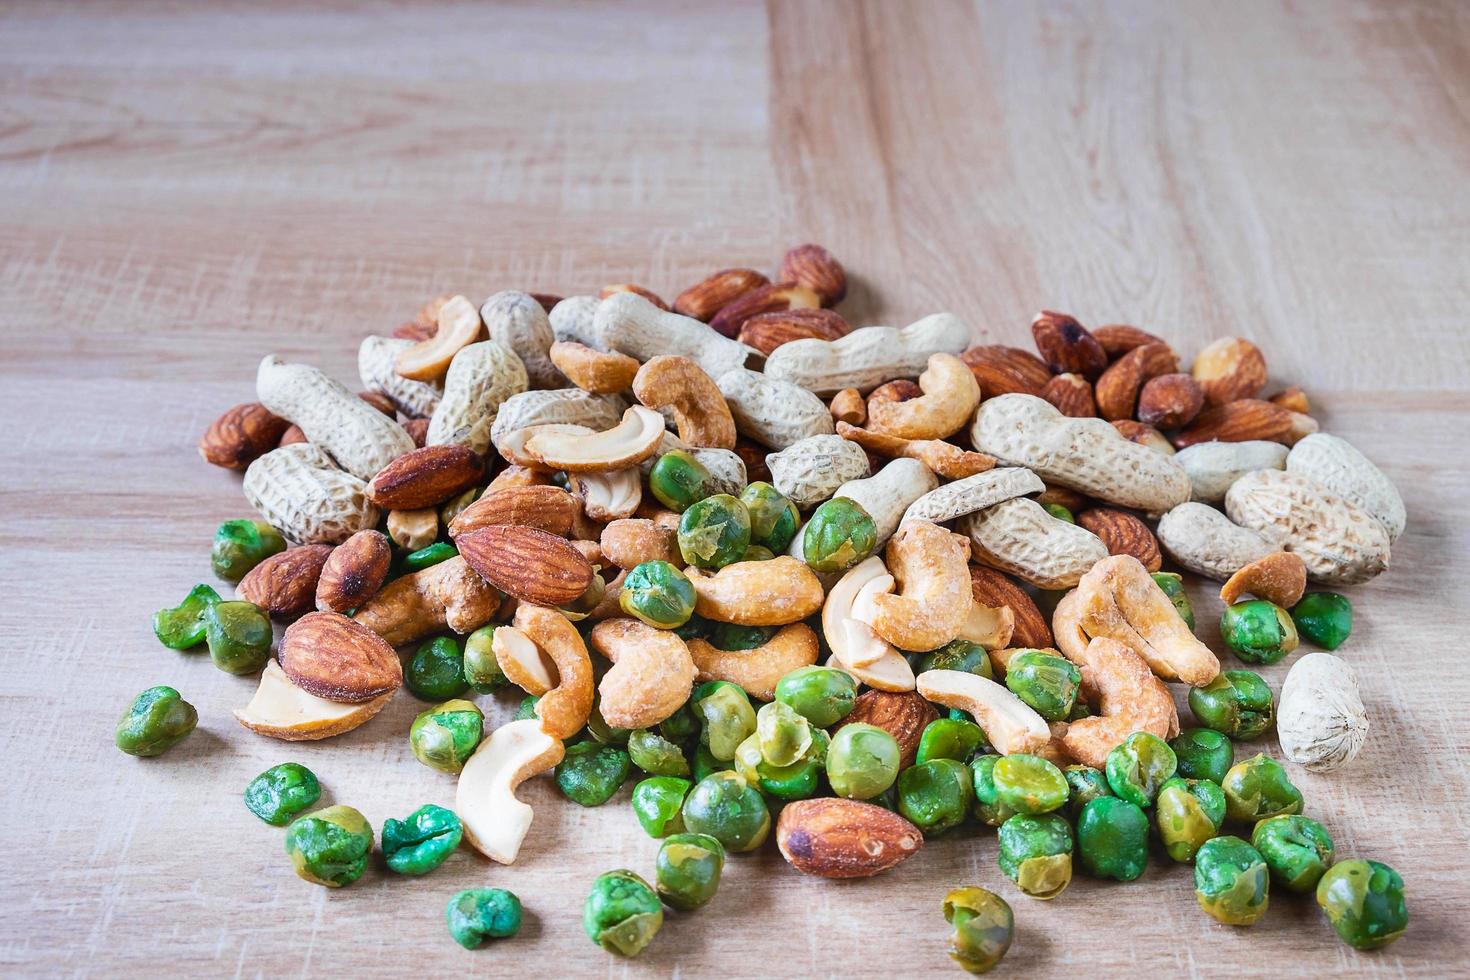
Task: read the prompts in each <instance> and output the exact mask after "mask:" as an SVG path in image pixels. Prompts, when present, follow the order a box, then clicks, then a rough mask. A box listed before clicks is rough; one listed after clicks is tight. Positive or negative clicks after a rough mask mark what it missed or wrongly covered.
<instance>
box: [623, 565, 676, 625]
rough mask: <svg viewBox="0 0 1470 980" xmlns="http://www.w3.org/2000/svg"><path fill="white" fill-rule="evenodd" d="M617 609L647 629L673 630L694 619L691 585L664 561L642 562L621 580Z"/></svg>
mask: <svg viewBox="0 0 1470 980" xmlns="http://www.w3.org/2000/svg"><path fill="white" fill-rule="evenodd" d="M618 605H619V606H620V607H621V608H622V610H623V612H625V613H627V614H628V615H629V616H636V617H637V618H638V619H641V620H643V622H645V623H647V624H648V625H649V626H654V627H657V628H658V629H665V630H668V629H674V628H675V627H678V626H683V625H684V624H685V623H686V622H688V621H689V617H690V616H692V615H694V585H693V583H691V582H690V581H689V577H688V576H687V575H685V574H684V573H683V572H681V571H679V570H678V569H677V568H675V567H674V566H673V565H671V564H669V563H668V562H666V561H645V562H640V563H639V564H638V565H636V566H634V568H633V570H632V571H631V572H629V573H628V576H627V578H625V579H624V580H623V590H622V592H621V593H619V594H618Z"/></svg>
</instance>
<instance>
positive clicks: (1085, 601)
mask: <svg viewBox="0 0 1470 980" xmlns="http://www.w3.org/2000/svg"><path fill="white" fill-rule="evenodd" d="M1077 595H1078V597H1079V598H1078V605H1077V606H1076V609H1077V613H1078V615H1079V616H1080V622H1081V625H1082V629H1083V631H1084V632H1086V633H1087V635H1088V636H1090V637H1093V638H1097V637H1100V636H1101V637H1107V638H1109V639H1113V640H1118V641H1119V642H1121V643H1123V644H1125V645H1126V646H1128V648H1129V649H1131V650H1132V651H1133V652H1134V653H1137V654H1138V655H1139V656H1140V657H1142V658H1143V659H1144V660H1145V661H1146V662H1147V663H1148V665H1149V667H1150V668H1151V669H1152V670H1153V672H1154V673H1156V674H1158V675H1159V676H1160V677H1162V678H1164V679H1165V680H1181V681H1184V682H1185V683H1186V684H1191V685H1193V686H1195V687H1202V686H1203V685H1205V684H1208V683H1209V682H1210V681H1212V680H1214V679H1215V675H1217V674H1219V673H1220V661H1219V660H1217V659H1216V658H1215V655H1214V654H1213V653H1211V652H1210V648H1209V647H1207V646H1205V645H1204V644H1203V643H1201V642H1200V641H1199V640H1198V639H1196V638H1195V635H1194V634H1193V633H1191V632H1190V631H1189V627H1188V626H1186V625H1185V623H1184V620H1183V619H1182V618H1181V617H1180V615H1179V612H1178V610H1176V609H1175V608H1174V604H1173V603H1172V602H1170V601H1169V597H1168V596H1166V595H1164V590H1163V589H1161V588H1159V586H1158V583H1156V582H1155V581H1154V580H1153V577H1152V576H1151V575H1149V573H1148V569H1146V568H1144V567H1143V563H1142V562H1140V561H1139V560H1138V559H1137V558H1134V557H1133V556H1132V555H1113V556H1112V557H1109V558H1104V559H1103V560H1102V561H1099V562H1098V563H1097V564H1095V565H1093V566H1092V570H1091V571H1090V572H1088V573H1087V574H1086V575H1084V576H1082V579H1081V581H1079V582H1078V583H1077Z"/></svg>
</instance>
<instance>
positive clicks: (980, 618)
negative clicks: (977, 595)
mask: <svg viewBox="0 0 1470 980" xmlns="http://www.w3.org/2000/svg"><path fill="white" fill-rule="evenodd" d="M1015 630H1016V614H1015V612H1014V611H1013V610H1012V609H1011V607H1010V606H987V605H985V604H983V603H979V602H973V601H972V602H971V604H970V613H969V615H968V616H966V617H965V622H964V625H962V626H961V627H960V633H959V636H957V637H955V639H957V640H969V641H970V642H971V643H978V644H980V646H982V647H984V648H985V649H986V650H992V651H994V650H1003V649H1005V647H1006V645H1007V644H1008V643H1010V642H1011V636H1012V634H1013V633H1015Z"/></svg>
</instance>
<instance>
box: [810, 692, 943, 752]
mask: <svg viewBox="0 0 1470 980" xmlns="http://www.w3.org/2000/svg"><path fill="white" fill-rule="evenodd" d="M938 717H939V711H938V710H937V709H936V708H935V707H934V705H932V704H930V703H929V702H928V701H925V700H924V697H923V695H921V694H919V693H918V692H917V691H903V692H894V691H864V692H863V693H862V694H859V695H858V696H857V700H856V701H855V702H853V706H852V710H851V711H850V712H848V714H847V717H846V718H844V719H843V720H842V725H851V724H855V723H857V722H862V723H863V724H865V725H873V726H875V727H878V728H881V729H883V730H884V731H885V732H887V733H888V734H890V735H892V736H893V738H894V740H895V741H896V742H898V751H899V768H900V769H907V768H908V767H909V766H911V765H913V764H914V756H915V755H917V754H918V752H919V736H921V735H923V734H924V726H926V725H928V724H929V722H931V721H934V720H935V719H937V718H938ZM842 725H839V726H838V728H841V727H842ZM833 732H834V734H835V732H836V729H834V730H833Z"/></svg>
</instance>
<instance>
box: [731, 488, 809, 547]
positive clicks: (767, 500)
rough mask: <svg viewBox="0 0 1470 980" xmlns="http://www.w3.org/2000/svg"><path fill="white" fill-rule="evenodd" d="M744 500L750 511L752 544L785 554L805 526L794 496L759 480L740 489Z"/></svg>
mask: <svg viewBox="0 0 1470 980" xmlns="http://www.w3.org/2000/svg"><path fill="white" fill-rule="evenodd" d="M740 502H741V503H742V504H744V505H745V509H746V510H747V511H748V512H749V513H750V540H751V543H752V544H753V545H757V546H760V547H763V548H767V549H769V550H770V551H771V552H772V553H773V554H777V555H780V554H785V552H786V549H787V547H789V546H790V544H791V539H792V538H794V537H796V529H797V528H798V527H800V526H801V513H800V511H798V510H797V509H796V505H795V504H794V503H792V502H791V500H790V498H788V497H787V496H786V495H785V494H784V493H782V492H781V491H780V490H777V489H776V488H775V487H773V486H771V485H770V484H769V483H766V482H765V481H763V480H757V481H756V482H754V483H750V484H747V485H746V487H745V489H744V490H742V491H740Z"/></svg>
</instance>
